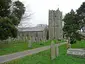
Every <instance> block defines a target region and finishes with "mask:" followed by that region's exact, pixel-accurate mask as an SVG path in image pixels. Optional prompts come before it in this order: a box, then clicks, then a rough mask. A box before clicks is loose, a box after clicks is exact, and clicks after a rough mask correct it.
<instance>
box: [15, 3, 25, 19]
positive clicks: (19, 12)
mask: <svg viewBox="0 0 85 64" xmlns="http://www.w3.org/2000/svg"><path fill="white" fill-rule="evenodd" d="M13 4H14V5H13V6H14V9H13V15H15V16H16V17H17V18H18V19H19V20H21V18H22V16H23V14H24V12H25V7H24V4H23V3H22V2H20V1H16V2H14V3H13Z"/></svg>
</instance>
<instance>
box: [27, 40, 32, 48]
mask: <svg viewBox="0 0 85 64" xmlns="http://www.w3.org/2000/svg"><path fill="white" fill-rule="evenodd" d="M28 47H29V48H32V42H31V40H29V41H28Z"/></svg>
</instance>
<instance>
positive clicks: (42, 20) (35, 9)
mask: <svg viewBox="0 0 85 64" xmlns="http://www.w3.org/2000/svg"><path fill="white" fill-rule="evenodd" d="M20 1H22V2H23V3H24V4H25V6H26V9H27V11H30V12H31V13H33V15H32V18H31V20H30V21H29V20H26V21H25V24H26V25H27V26H28V24H29V23H30V24H31V25H32V26H35V25H37V24H48V10H49V9H51V10H52V9H53V10H56V9H57V8H59V9H60V11H62V12H63V15H65V14H66V13H68V12H69V11H70V10H71V9H74V10H76V9H77V8H79V7H80V5H81V4H82V2H84V1H85V0H20Z"/></svg>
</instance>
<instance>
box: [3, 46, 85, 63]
mask: <svg viewBox="0 0 85 64" xmlns="http://www.w3.org/2000/svg"><path fill="white" fill-rule="evenodd" d="M66 51H67V49H66V45H62V46H60V47H59V56H58V57H56V59H54V60H51V59H50V50H46V51H43V52H40V53H37V54H34V55H30V56H25V57H23V58H20V59H16V60H13V61H9V62H6V63H3V64H85V59H81V58H76V57H73V56H68V55H67V54H66Z"/></svg>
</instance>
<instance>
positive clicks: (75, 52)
mask: <svg viewBox="0 0 85 64" xmlns="http://www.w3.org/2000/svg"><path fill="white" fill-rule="evenodd" d="M67 55H71V56H74V57H81V58H85V49H77V48H75V49H74V48H69V49H68V50H67Z"/></svg>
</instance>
